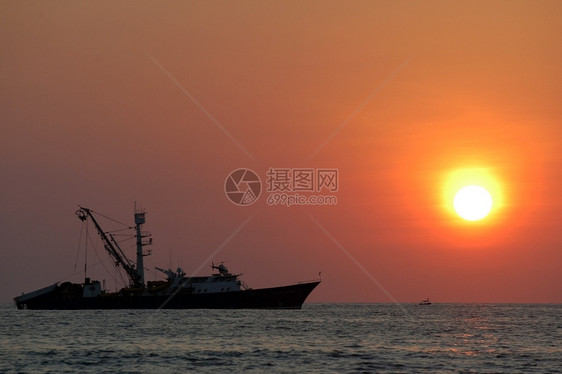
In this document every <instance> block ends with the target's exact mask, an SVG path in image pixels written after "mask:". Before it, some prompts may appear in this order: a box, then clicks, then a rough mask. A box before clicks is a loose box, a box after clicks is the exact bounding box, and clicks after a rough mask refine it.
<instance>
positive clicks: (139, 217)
mask: <svg viewBox="0 0 562 374" xmlns="http://www.w3.org/2000/svg"><path fill="white" fill-rule="evenodd" d="M145 215H146V212H145V211H144V210H140V211H137V208H136V204H135V230H136V238H137V276H138V279H139V281H140V282H141V284H142V285H143V287H144V260H143V257H144V256H148V255H150V252H148V253H146V254H145V253H143V250H142V247H144V246H145V245H151V244H152V238H151V235H150V233H148V232H142V231H141V226H142V224H143V223H145V222H146V218H145ZM144 238H148V240H147V241H145V240H143V239H144Z"/></svg>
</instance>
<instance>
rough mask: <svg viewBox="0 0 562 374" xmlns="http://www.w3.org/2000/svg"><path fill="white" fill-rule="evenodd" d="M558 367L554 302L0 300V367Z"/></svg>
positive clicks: (559, 320)
mask: <svg viewBox="0 0 562 374" xmlns="http://www.w3.org/2000/svg"><path fill="white" fill-rule="evenodd" d="M226 371H234V372H392V373H396V372H459V371H460V372H483V373H484V372H486V373H505V372H518V373H531V372H537V373H546V372H562V305H490V304H486V305H474V304H470V305H460V304H433V305H430V306H419V305H413V304H404V305H402V306H401V307H398V306H396V305H393V304H305V305H304V307H303V309H302V310H180V311H169V310H159V311H147V310H125V311H124V310H121V311H119V310H118V311H29V310H22V311H18V310H16V309H15V307H13V306H11V305H9V306H4V307H2V308H0V372H2V373H4V372H7V373H9V372H22V373H38V372H52V373H64V372H67V373H75V372H80V373H103V372H123V373H172V372H180V373H183V372H208V373H217V372H219V373H220V372H226Z"/></svg>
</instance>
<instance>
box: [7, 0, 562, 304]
mask: <svg viewBox="0 0 562 374" xmlns="http://www.w3.org/2000/svg"><path fill="white" fill-rule="evenodd" d="M0 7H1V11H0V77H1V82H2V84H1V85H0V126H1V130H2V131H1V132H2V136H1V137H0V173H1V175H2V178H1V179H0V192H1V194H0V235H1V237H2V239H1V240H2V244H1V246H0V251H1V254H2V261H1V262H0V284H2V286H1V287H0V302H9V301H10V300H11V298H12V297H13V296H16V295H18V294H19V293H21V292H22V291H31V290H34V289H36V288H39V287H43V286H46V285H48V284H50V283H54V282H56V281H59V280H62V279H63V278H64V277H66V276H68V275H70V274H72V272H73V268H74V262H75V257H76V249H77V242H78V236H79V230H80V222H79V221H78V220H77V219H76V218H75V217H74V215H73V213H74V210H75V209H76V207H77V205H78V204H81V205H84V206H87V207H89V208H92V209H94V210H96V211H99V212H102V213H104V214H106V215H109V216H111V217H114V218H117V219H119V220H122V221H123V220H129V221H132V219H131V218H132V207H133V203H134V201H142V203H143V206H145V207H146V209H147V210H148V212H149V215H148V216H147V219H148V221H147V225H146V229H148V230H150V231H151V232H152V234H153V236H154V240H155V245H154V248H153V256H151V257H149V258H148V259H146V260H145V261H146V262H145V264H146V265H147V267H153V266H155V265H156V266H166V265H168V264H170V263H171V264H172V266H174V267H175V266H177V265H178V264H179V265H181V266H182V267H183V268H184V269H185V270H186V271H188V272H189V271H194V270H195V269H197V268H198V267H199V265H200V264H201V263H202V262H203V261H204V260H205V259H206V258H207V257H208V256H209V254H210V253H212V252H213V251H214V250H215V249H216V248H217V247H219V246H220V245H221V243H223V241H225V240H226V239H227V238H228V237H229V236H230V235H231V234H232V233H233V232H234V231H235V230H236V229H237V228H238V227H239V226H240V225H241V224H242V223H243V222H244V221H245V220H246V219H247V218H248V217H252V218H251V219H250V221H249V222H248V223H247V225H246V226H244V228H243V229H242V230H241V231H240V232H239V233H238V234H237V235H235V236H234V237H233V239H232V240H230V241H229V242H228V243H227V244H226V245H225V246H224V248H223V249H222V250H221V251H220V252H219V253H218V254H217V256H216V257H215V258H214V260H215V261H225V262H226V264H227V265H229V267H230V268H231V270H233V271H236V272H244V279H245V280H246V282H247V283H248V284H250V285H251V286H252V287H261V286H273V285H281V284H285V283H291V282H296V281H299V280H306V279H311V278H315V277H316V275H317V273H318V272H319V271H322V275H323V283H322V284H321V286H320V287H319V288H318V289H316V290H315V291H314V292H313V294H312V295H311V297H310V299H309V301H320V302H389V301H391V299H390V298H389V297H388V295H387V294H385V292H384V291H383V290H382V289H381V288H380V287H379V286H378V285H377V284H376V282H374V281H373V280H372V279H371V277H372V278H374V279H376V280H377V281H378V283H379V284H380V285H382V287H384V289H385V290H386V291H387V292H388V294H390V295H391V296H392V297H393V298H394V299H396V300H398V301H401V302H412V301H418V300H420V299H422V298H425V297H427V296H431V298H432V299H433V300H434V301H437V302H558V303H559V302H562V271H561V267H562V251H561V248H562V246H561V244H562V239H561V238H562V236H561V235H560V234H559V226H560V223H561V222H562V209H561V208H562V200H561V199H562V197H561V194H560V192H559V186H560V185H561V184H562V172H561V170H562V153H561V152H560V142H561V140H562V126H561V124H560V118H562V116H561V109H560V101H561V99H562V91H561V87H562V70H561V69H560V61H562V45H561V44H560V40H561V36H562V35H561V34H562V33H561V32H562V21H561V19H562V3H560V2H558V1H551V2H548V1H541V2H535V1H516V2H503V1H499V2H490V1H475V2H467V3H459V2H455V3H450V2H448V1H435V2H420V3H416V2H372V1H365V2H352V3H349V2H345V1H341V2H339V1H317V2H302V1H281V2H275V3H271V2H266V3H264V2H259V1H252V2H243V1H241V2H196V3H193V2H165V3H162V2H158V3H154V2H135V3H128V2H90V3H83V2H57V3H45V2H23V3H22V2H3V3H2V4H1V5H0ZM167 74H168V75H167ZM185 90H186V91H188V92H189V93H190V94H191V95H193V97H194V98H195V99H196V100H197V101H198V102H199V103H200V105H201V106H202V107H204V108H205V110H206V111H208V112H207V113H209V114H210V115H211V116H212V117H213V118H214V119H215V120H216V121H217V123H219V124H220V126H222V128H223V129H224V130H226V131H227V132H228V133H229V134H230V135H231V137H232V138H231V137H229V136H228V135H227V134H226V133H225V131H223V129H221V128H220V126H217V124H216V123H214V122H213V120H212V119H210V118H209V116H208V115H207V114H205V112H204V111H203V110H202V109H201V107H199V106H198V105H197V104H196V103H195V102H194V101H193V100H192V99H191V98H190V97H189V95H188V94H186V91H185ZM368 98H370V99H369V100H368ZM363 104H364V105H363ZM359 108H360V110H359V111H357V109H359ZM354 113H355V114H354ZM352 114H354V115H353V116H352ZM350 116H352V118H351V119H350ZM348 120H349V121H348ZM346 121H347V122H346ZM344 123H345V125H344V126H343V127H342V124H344ZM338 129H340V130H339V131H338ZM334 134H335V135H334ZM332 135H333V137H332ZM328 138H330V140H329V141H328V142H327V143H325V141H326V140H327V139H328ZM232 139H235V140H236V142H238V143H239V145H240V147H239V146H238V145H237V144H236V143H235V142H234V141H233V140H232ZM324 143H325V145H324V146H323V147H322V148H321V149H319V150H318V148H319V147H320V146H321V145H322V144H324ZM241 147H243V149H244V150H245V151H246V153H248V154H250V155H251V157H249V156H248V154H246V153H245V152H244V151H243V150H242V149H241ZM316 150H318V152H316ZM270 167H277V168H336V169H338V170H339V178H340V184H339V191H338V192H337V193H335V195H336V196H337V198H338V203H337V205H335V206H323V207H300V206H293V207H280V206H269V205H267V203H266V200H265V197H266V195H265V193H264V195H263V196H261V198H260V200H258V201H257V202H256V203H255V204H253V205H251V206H247V207H239V206H235V205H233V204H232V203H231V202H230V201H228V199H227V198H226V196H225V193H224V181H225V178H226V176H227V175H228V174H229V173H230V172H231V171H232V170H234V169H237V168H250V169H253V170H255V171H256V172H257V173H258V174H259V175H260V177H261V178H262V181H265V178H266V172H267V170H268V168H270ZM475 171H476V172H475ZM463 173H464V174H465V175H473V174H474V175H477V176H478V175H480V176H482V175H484V174H485V175H486V176H487V178H488V182H490V181H492V182H490V183H492V184H494V186H495V187H494V188H496V191H495V194H496V195H495V196H494V199H495V206H494V209H493V211H492V213H491V214H490V216H489V217H488V218H486V219H485V220H483V221H479V222H477V223H472V224H469V223H467V222H465V221H462V220H460V218H458V217H456V216H455V215H454V214H453V213H452V212H451V211H450V207H451V204H452V202H448V201H445V199H444V196H445V195H447V194H450V191H449V192H447V191H446V190H447V186H448V185H450V184H454V181H451V179H449V177H450V176H451V175H456V176H458V175H462V174H463ZM311 217H312V218H311ZM316 222H317V223H319V224H320V225H321V227H322V228H324V230H325V231H324V230H322V229H321V228H320V227H319V226H318V225H317V223H316ZM326 232H327V233H329V235H327V234H326ZM332 239H335V240H336V241H337V242H338V243H339V245H340V246H341V247H338V245H337V244H336V243H335V242H334V241H333V240H332ZM342 248H343V250H342ZM344 251H345V252H346V253H347V254H346V253H344ZM348 255H349V256H351V257H352V258H354V259H355V260H356V262H354V261H353V260H351V258H350V257H349V256H348ZM131 257H133V256H132V255H131ZM358 264H359V265H358ZM92 271H93V272H94V273H93V274H90V275H91V276H92V277H97V278H100V279H101V278H105V277H106V276H105V275H104V274H103V273H102V272H101V271H100V272H99V273H96V271H98V270H96V269H92ZM81 277H83V274H82V275H77V276H76V277H75V278H73V280H75V281H80V280H81Z"/></svg>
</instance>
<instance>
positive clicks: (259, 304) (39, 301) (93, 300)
mask: <svg viewBox="0 0 562 374" xmlns="http://www.w3.org/2000/svg"><path fill="white" fill-rule="evenodd" d="M319 283H320V282H319V281H313V282H306V283H298V284H294V285H289V286H283V287H273V288H261V289H248V290H241V291H232V292H217V293H197V294H196V293H192V292H191V290H189V289H182V290H181V291H180V292H177V293H172V294H161V295H147V294H140V293H138V292H137V293H135V292H126V291H121V292H119V293H114V294H103V295H100V296H97V297H82V296H78V295H76V294H75V295H74V296H73V295H72V294H69V293H68V292H63V291H61V289H62V287H61V286H56V287H55V286H51V289H46V291H45V292H43V293H42V294H40V295H33V297H28V298H25V297H24V296H21V297H19V298H18V297H16V298H15V299H14V301H15V303H16V306H17V308H18V309H38V310H41V309H60V310H79V309H300V308H301V307H302V304H303V303H304V301H305V300H306V298H307V297H308V295H309V294H310V293H311V292H312V290H314V288H315V287H316V286H317V285H318V284H319ZM76 286H78V285H76Z"/></svg>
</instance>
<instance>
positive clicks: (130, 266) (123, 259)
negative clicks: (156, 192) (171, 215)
mask: <svg viewBox="0 0 562 374" xmlns="http://www.w3.org/2000/svg"><path fill="white" fill-rule="evenodd" d="M145 214H146V213H145V212H135V231H136V233H135V237H136V244H137V263H136V264H134V263H132V262H131V261H130V260H129V259H128V258H127V256H126V255H125V253H124V252H123V250H122V249H121V247H120V246H119V243H117V240H115V237H114V236H113V235H112V234H111V233H106V232H105V231H104V230H103V229H102V228H101V226H100V225H99V223H98V221H97V220H96V218H95V217H94V215H93V214H92V210H91V209H88V208H84V207H80V209H78V210H77V211H76V215H77V216H78V218H79V219H80V220H81V221H82V222H84V221H86V220H87V219H88V218H89V219H90V220H91V221H92V223H93V224H94V226H95V228H96V230H97V231H98V234H99V236H100V238H101V240H102V242H103V247H104V249H105V250H106V251H107V253H109V255H110V256H111V257H112V258H113V260H114V262H115V266H117V267H121V268H123V270H125V272H126V273H127V275H128V277H129V281H130V286H131V287H135V288H144V287H145V282H144V261H143V258H144V256H148V255H150V252H148V253H144V251H143V247H144V246H147V245H151V244H152V238H151V235H150V233H146V232H143V231H142V230H141V226H142V224H143V223H145ZM145 238H148V240H145Z"/></svg>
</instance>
